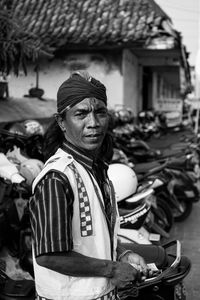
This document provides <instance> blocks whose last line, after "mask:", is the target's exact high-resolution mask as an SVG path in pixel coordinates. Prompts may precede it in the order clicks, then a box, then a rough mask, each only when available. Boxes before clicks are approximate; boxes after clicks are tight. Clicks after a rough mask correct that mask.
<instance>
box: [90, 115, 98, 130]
mask: <svg viewBox="0 0 200 300" xmlns="http://www.w3.org/2000/svg"><path fill="white" fill-rule="evenodd" d="M88 126H90V127H96V126H99V121H98V118H97V116H96V115H95V113H94V112H91V113H90V114H89V115H88Z"/></svg>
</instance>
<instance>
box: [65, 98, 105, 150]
mask: <svg viewBox="0 0 200 300" xmlns="http://www.w3.org/2000/svg"><path fill="white" fill-rule="evenodd" d="M62 122H63V125H64V127H65V129H66V131H65V137H66V139H67V140H68V141H69V142H70V143H72V144H73V145H75V146H77V147H80V148H82V149H84V150H88V151H92V152H94V153H95V152H96V151H97V150H98V149H99V148H100V146H101V144H102V142H103V139H104V137H105V134H106V130H107V126H108V113H107V107H106V105H105V103H104V102H103V101H101V100H97V99H96V98H86V99H84V100H83V101H81V102H80V103H78V104H76V105H75V106H73V107H72V108H71V109H69V110H68V111H67V112H66V117H65V119H64V120H63V121H62Z"/></svg>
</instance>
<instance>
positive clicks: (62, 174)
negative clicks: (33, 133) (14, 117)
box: [30, 72, 147, 300]
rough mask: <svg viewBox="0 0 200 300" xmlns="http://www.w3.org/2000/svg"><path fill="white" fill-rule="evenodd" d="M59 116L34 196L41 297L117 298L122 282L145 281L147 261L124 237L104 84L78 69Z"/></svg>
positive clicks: (60, 97) (64, 90) (64, 91)
mask: <svg viewBox="0 0 200 300" xmlns="http://www.w3.org/2000/svg"><path fill="white" fill-rule="evenodd" d="M56 121H57V123H54V124H53V125H52V126H51V128H50V130H48V133H47V135H46V137H47V143H49V144H48V145H47V147H46V148H47V150H48V151H49V153H50V155H48V156H50V158H49V159H48V160H47V162H46V164H45V167H44V169H43V170H42V172H41V173H40V174H39V176H38V177H37V178H36V179H35V181H34V183H33V191H34V196H33V198H32V199H31V201H30V214H31V224H32V232H33V263H34V272H35V282H36V290H37V294H38V299H51V300H61V299H62V300H76V299H77V300H79V299H80V300H92V299H117V294H116V290H117V288H118V287H124V286H125V285H126V284H127V283H129V282H130V281H135V280H136V279H137V275H138V271H137V268H134V267H133V266H132V265H131V264H134V265H138V266H139V268H140V269H142V270H143V271H144V272H146V271H147V266H146V264H145V262H144V260H143V258H141V257H140V256H139V255H137V254H134V253H132V251H130V250H127V251H126V250H125V251H124V249H122V248H121V247H120V246H119V243H118V241H117V231H118V213H117V204H116V201H115V198H114V192H113V190H112V185H111V183H110V182H109V180H108V177H107V167H108V166H107V164H106V163H105V159H106V157H107V150H105V149H107V147H106V146H107V145H106V130H107V126H108V112H107V96H106V89H105V87H104V85H103V84H102V83H100V82H99V81H98V80H96V79H94V78H92V77H90V76H89V75H88V74H87V73H81V72H77V73H74V74H72V75H71V76H70V78H69V79H67V80H66V81H65V82H64V83H63V84H62V85H61V86H60V88H59V90H58V93H57V115H56ZM52 145H53V146H52Z"/></svg>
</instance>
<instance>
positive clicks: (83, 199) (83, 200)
mask: <svg viewBox="0 0 200 300" xmlns="http://www.w3.org/2000/svg"><path fill="white" fill-rule="evenodd" d="M70 168H71V169H72V170H73V172H74V174H75V178H76V181H77V187H78V194H79V213H80V227H81V228H80V229H81V236H83V237H84V236H90V235H92V234H93V226H92V215H91V208H90V202H89V198H88V194H87V191H86V188H85V185H84V182H83V179H82V178H81V176H80V174H79V172H78V170H77V169H76V167H75V165H74V164H70Z"/></svg>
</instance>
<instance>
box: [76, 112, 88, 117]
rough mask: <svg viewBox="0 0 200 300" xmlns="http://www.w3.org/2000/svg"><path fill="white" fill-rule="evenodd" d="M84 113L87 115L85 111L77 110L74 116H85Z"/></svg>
mask: <svg viewBox="0 0 200 300" xmlns="http://www.w3.org/2000/svg"><path fill="white" fill-rule="evenodd" d="M86 115H87V112H85V111H81V112H77V113H76V114H75V116H77V117H84V116H86Z"/></svg>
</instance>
